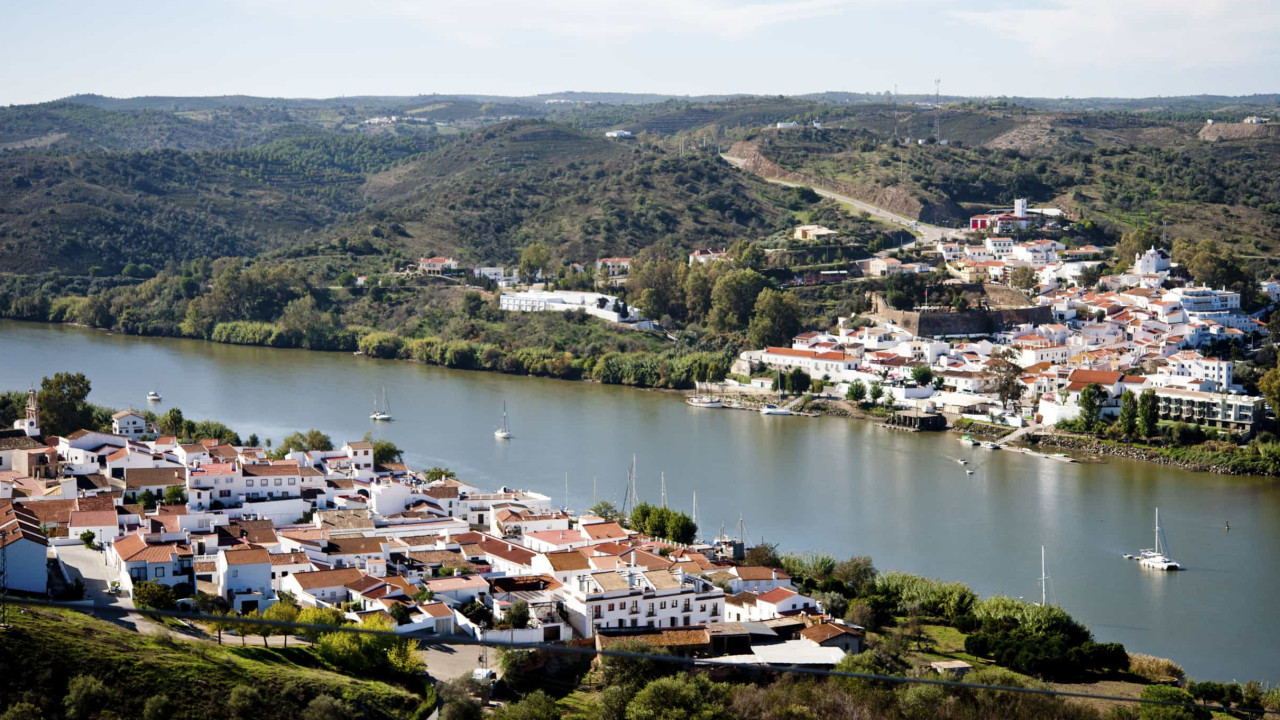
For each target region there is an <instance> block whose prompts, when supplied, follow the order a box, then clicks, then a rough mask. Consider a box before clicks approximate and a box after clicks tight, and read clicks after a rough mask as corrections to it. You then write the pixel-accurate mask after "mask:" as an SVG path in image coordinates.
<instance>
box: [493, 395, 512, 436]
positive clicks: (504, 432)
mask: <svg viewBox="0 0 1280 720" xmlns="http://www.w3.org/2000/svg"><path fill="white" fill-rule="evenodd" d="M493 436H494V437H495V438H497V439H499V440H510V439H511V427H510V426H508V425H507V404H506V403H502V424H501V425H499V426H498V428H497V429H496V430H494V431H493Z"/></svg>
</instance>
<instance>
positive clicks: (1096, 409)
mask: <svg viewBox="0 0 1280 720" xmlns="http://www.w3.org/2000/svg"><path fill="white" fill-rule="evenodd" d="M1076 404H1077V405H1079V407H1080V418H1079V422H1080V429H1082V430H1084V431H1085V432H1094V431H1095V430H1096V429H1097V428H1098V423H1099V422H1101V420H1102V388H1101V387H1099V386H1098V384H1097V383H1089V384H1088V385H1086V386H1085V387H1084V389H1083V390H1081V391H1080V398H1079V399H1078V400H1077V401H1076Z"/></svg>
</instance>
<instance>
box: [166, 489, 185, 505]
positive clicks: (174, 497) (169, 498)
mask: <svg viewBox="0 0 1280 720" xmlns="http://www.w3.org/2000/svg"><path fill="white" fill-rule="evenodd" d="M186 502H187V488H186V487H185V486H183V485H170V486H169V487H167V488H165V489H164V504H165V505H185V504H186Z"/></svg>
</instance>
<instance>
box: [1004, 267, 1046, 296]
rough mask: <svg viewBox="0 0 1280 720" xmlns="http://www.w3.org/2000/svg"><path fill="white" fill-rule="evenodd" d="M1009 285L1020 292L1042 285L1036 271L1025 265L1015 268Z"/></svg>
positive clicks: (1010, 274)
mask: <svg viewBox="0 0 1280 720" xmlns="http://www.w3.org/2000/svg"><path fill="white" fill-rule="evenodd" d="M1009 284H1010V285H1012V286H1013V287H1015V288H1017V289H1019V290H1031V289H1032V288H1034V287H1035V286H1036V285H1039V284H1040V278H1039V277H1038V276H1037V275H1036V271H1035V270H1034V269H1032V268H1030V267H1027V266H1025V265H1024V266H1022V267H1017V268H1014V269H1013V272H1011V273H1009Z"/></svg>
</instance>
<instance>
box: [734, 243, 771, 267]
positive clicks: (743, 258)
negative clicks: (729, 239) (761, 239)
mask: <svg viewBox="0 0 1280 720" xmlns="http://www.w3.org/2000/svg"><path fill="white" fill-rule="evenodd" d="M729 257H730V258H731V259H732V260H733V262H734V264H735V265H737V266H738V267H740V268H746V269H747V270H759V269H761V268H763V267H764V266H765V261H766V259H767V258H766V257H765V253H764V248H762V247H760V246H759V245H757V244H756V243H754V242H752V241H750V240H739V241H738V242H736V243H734V245H733V247H731V248H729Z"/></svg>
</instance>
